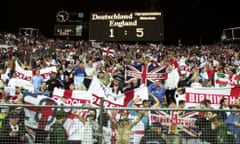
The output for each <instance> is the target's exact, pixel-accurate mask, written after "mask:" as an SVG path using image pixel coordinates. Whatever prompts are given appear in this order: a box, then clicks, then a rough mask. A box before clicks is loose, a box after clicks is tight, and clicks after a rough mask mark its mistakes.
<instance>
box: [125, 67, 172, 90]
mask: <svg viewBox="0 0 240 144" xmlns="http://www.w3.org/2000/svg"><path fill="white" fill-rule="evenodd" d="M166 68H167V67H166V66H163V67H160V66H153V65H149V66H145V65H139V66H133V65H126V66H125V80H126V82H127V83H128V82H130V80H131V79H132V78H139V79H141V84H146V85H147V86H148V85H150V84H151V83H153V81H154V80H156V79H167V73H166Z"/></svg>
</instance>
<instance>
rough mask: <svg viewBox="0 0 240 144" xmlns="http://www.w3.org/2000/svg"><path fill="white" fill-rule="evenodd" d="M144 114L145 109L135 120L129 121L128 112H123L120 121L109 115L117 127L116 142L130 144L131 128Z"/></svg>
mask: <svg viewBox="0 0 240 144" xmlns="http://www.w3.org/2000/svg"><path fill="white" fill-rule="evenodd" d="M143 116H144V111H141V112H140V115H139V116H138V117H137V118H136V119H135V120H134V121H129V119H128V114H126V113H122V114H121V116H120V119H119V121H115V120H114V119H112V118H111V116H109V119H110V121H111V122H112V124H113V125H114V126H115V127H116V139H117V140H116V144H129V143H130V137H131V129H132V128H133V126H134V125H136V124H137V123H138V122H139V121H140V120H141V119H142V117H143Z"/></svg>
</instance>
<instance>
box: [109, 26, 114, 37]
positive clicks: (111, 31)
mask: <svg viewBox="0 0 240 144" xmlns="http://www.w3.org/2000/svg"><path fill="white" fill-rule="evenodd" d="M109 31H110V35H109V37H110V38H114V37H115V36H114V29H113V28H111V29H110V30H109Z"/></svg>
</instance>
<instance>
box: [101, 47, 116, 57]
mask: <svg viewBox="0 0 240 144" xmlns="http://www.w3.org/2000/svg"><path fill="white" fill-rule="evenodd" d="M101 50H102V55H103V56H111V57H114V55H115V50H114V49H110V48H108V47H107V48H102V49H101Z"/></svg>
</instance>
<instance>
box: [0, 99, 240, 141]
mask: <svg viewBox="0 0 240 144" xmlns="http://www.w3.org/2000/svg"><path fill="white" fill-rule="evenodd" d="M0 107H1V114H0V143H4V144H8V143H9V144H13V143H18V144H19V143H44V144H48V143H58V142H59V143H60V142H61V141H63V143H69V144H74V143H84V144H92V143H97V144H115V143H116V144H122V143H124V144H125V143H131V144H193V143H194V144H213V143H218V144H220V143H223V144H235V143H236V144H237V142H239V134H240V133H239V131H238V129H239V126H240V112H239V109H230V110H220V109H219V110H213V109H177V108H176V109H169V108H158V109H152V108H129V107H124V108H122V107H121V108H120V107H112V108H109V107H104V105H103V100H102V103H101V106H100V107H89V106H55V105H47V106H41V105H37V106H33V105H10V104H2V105H0ZM226 112H230V113H231V115H229V116H228V117H227V118H226V119H225V118H224V117H221V116H222V114H228V113H226ZM234 118H236V119H234ZM237 118H239V119H237ZM224 119H225V120H224ZM148 120H149V121H148ZM234 120H236V121H237V122H235V121H234ZM62 122H63V123H62ZM14 123H17V124H16V125H17V127H14V125H15V124H14ZM80 141H81V142H80Z"/></svg>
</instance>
